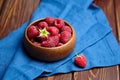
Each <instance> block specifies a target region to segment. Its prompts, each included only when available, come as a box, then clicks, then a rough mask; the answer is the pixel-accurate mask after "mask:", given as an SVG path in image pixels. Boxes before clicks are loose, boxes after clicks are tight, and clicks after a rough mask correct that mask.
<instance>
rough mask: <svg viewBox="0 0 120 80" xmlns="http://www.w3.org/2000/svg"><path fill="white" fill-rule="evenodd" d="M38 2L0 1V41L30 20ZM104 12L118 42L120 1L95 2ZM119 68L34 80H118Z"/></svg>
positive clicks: (25, 0)
mask: <svg viewBox="0 0 120 80" xmlns="http://www.w3.org/2000/svg"><path fill="white" fill-rule="evenodd" d="M39 2H40V0H0V39H2V38H4V37H5V36H7V35H8V34H9V33H10V32H11V31H13V30H14V29H16V28H18V27H19V26H20V25H21V24H23V23H24V22H25V21H27V20H29V19H30V16H31V14H32V12H33V11H34V10H35V9H36V7H37V6H38V4H39ZM94 3H95V4H97V5H99V6H100V7H101V8H102V9H103V11H104V12H105V14H106V16H107V18H108V20H109V22H110V25H111V27H112V29H113V32H114V35H115V36H116V38H117V39H118V41H119V42H120V0H95V2H94ZM119 70H120V67H119V66H113V67H106V68H94V69H90V70H86V71H82V72H71V73H67V74H57V75H53V76H50V77H42V78H37V79H36V80H120V77H119V76H120V73H119Z"/></svg>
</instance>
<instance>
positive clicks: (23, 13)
mask: <svg viewBox="0 0 120 80" xmlns="http://www.w3.org/2000/svg"><path fill="white" fill-rule="evenodd" d="M3 1H4V4H3V5H2V7H1V8H0V10H1V13H0V19H1V20H0V30H1V31H0V39H1V38H3V37H5V36H6V35H8V34H9V33H10V32H11V31H12V30H14V29H16V28H18V27H19V26H20V25H21V24H23V23H24V22H25V21H27V20H28V19H29V18H30V16H31V14H32V12H33V11H34V10H35V9H36V7H37V6H38V4H39V1H40V0H29V1H26V0H1V2H3Z"/></svg>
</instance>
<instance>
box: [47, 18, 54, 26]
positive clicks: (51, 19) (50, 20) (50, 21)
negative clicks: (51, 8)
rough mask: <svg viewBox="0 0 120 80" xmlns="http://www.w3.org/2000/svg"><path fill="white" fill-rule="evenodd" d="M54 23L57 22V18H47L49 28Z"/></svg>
mask: <svg viewBox="0 0 120 80" xmlns="http://www.w3.org/2000/svg"><path fill="white" fill-rule="evenodd" d="M54 21H55V18H52V17H47V18H45V22H47V23H48V25H49V26H51V25H53V24H54Z"/></svg>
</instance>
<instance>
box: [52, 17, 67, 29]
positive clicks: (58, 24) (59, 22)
mask: <svg viewBox="0 0 120 80" xmlns="http://www.w3.org/2000/svg"><path fill="white" fill-rule="evenodd" d="M54 25H55V26H56V27H57V28H58V29H60V28H62V27H63V26H64V25H65V23H64V21H63V20H62V19H59V18H57V19H55V22H54Z"/></svg>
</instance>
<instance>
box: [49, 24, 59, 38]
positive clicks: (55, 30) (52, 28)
mask: <svg viewBox="0 0 120 80" xmlns="http://www.w3.org/2000/svg"><path fill="white" fill-rule="evenodd" d="M47 30H48V32H49V33H50V35H52V36H55V35H58V33H59V29H58V28H56V27H55V26H49V27H48V29H47Z"/></svg>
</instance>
